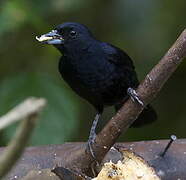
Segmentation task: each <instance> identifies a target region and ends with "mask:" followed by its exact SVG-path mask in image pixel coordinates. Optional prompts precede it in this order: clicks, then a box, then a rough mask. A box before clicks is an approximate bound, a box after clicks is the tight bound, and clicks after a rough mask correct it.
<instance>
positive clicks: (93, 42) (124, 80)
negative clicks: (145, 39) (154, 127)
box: [36, 22, 157, 156]
mask: <svg viewBox="0 0 186 180" xmlns="http://www.w3.org/2000/svg"><path fill="white" fill-rule="evenodd" d="M36 39H37V40H38V41H40V42H42V43H46V44H52V45H54V46H55V47H56V48H57V49H58V50H59V51H60V52H61V53H62V57H61V58H60V61H59V72H60V73H61V76H62V77H63V79H64V80H65V81H66V82H67V83H68V85H69V86H70V87H71V88H72V89H73V90H74V91H75V92H76V93H77V94H78V95H79V96H81V97H82V98H84V99H86V100H87V101H88V102H89V103H90V104H92V105H93V106H94V107H95V109H96V111H97V114H96V117H95V119H94V121H93V124H92V128H91V131H90V136H89V141H88V145H89V148H90V151H91V153H92V155H93V156H94V154H93V151H92V148H91V144H92V143H94V140H95V136H96V134H95V129H96V125H97V122H98V120H99V118H100V116H101V114H102V112H103V109H104V107H106V106H115V109H116V111H117V110H118V109H119V108H120V107H121V105H122V104H123V103H124V101H126V99H127V98H128V97H129V96H131V97H132V99H133V100H137V101H138V102H139V103H140V104H141V105H143V103H142V102H141V101H140V99H139V98H138V96H137V94H136V93H135V90H134V89H135V88H137V86H138V84H139V81H138V79H137V75H136V72H135V68H134V65H133V62H132V60H131V58H130V57H129V56H128V55H127V54H126V53H125V52H124V51H122V50H121V49H119V48H117V47H115V46H113V45H111V44H109V43H105V42H101V41H99V40H97V39H96V38H95V37H94V36H93V34H92V33H91V32H90V31H89V29H88V28H87V27H86V26H84V25H82V24H79V23H74V22H67V23H64V24H61V25H58V26H57V27H56V28H55V29H54V30H52V31H51V32H49V33H47V34H44V35H42V36H40V37H36ZM133 88H134V89H133ZM156 118H157V115H156V112H155V111H154V109H153V108H152V107H151V106H150V105H147V106H146V108H145V109H144V110H143V111H142V113H141V114H140V115H139V117H138V119H137V120H136V121H135V122H134V123H133V124H132V126H133V127H137V126H141V125H143V124H146V123H150V122H152V121H154V120H156Z"/></svg>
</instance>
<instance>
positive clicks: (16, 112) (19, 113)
mask: <svg viewBox="0 0 186 180" xmlns="http://www.w3.org/2000/svg"><path fill="white" fill-rule="evenodd" d="M44 104H45V100H44V99H36V98H33V97H32V98H28V99H26V100H25V101H24V102H23V103H21V104H19V105H17V106H16V107H15V108H13V109H12V110H10V111H9V112H8V113H7V114H6V115H4V116H1V117H0V130H2V129H4V128H6V127H7V126H9V125H10V124H12V123H14V122H17V121H20V120H22V119H25V118H26V117H28V116H29V115H30V114H33V113H37V112H39V111H40V110H41V109H42V108H43V106H44Z"/></svg>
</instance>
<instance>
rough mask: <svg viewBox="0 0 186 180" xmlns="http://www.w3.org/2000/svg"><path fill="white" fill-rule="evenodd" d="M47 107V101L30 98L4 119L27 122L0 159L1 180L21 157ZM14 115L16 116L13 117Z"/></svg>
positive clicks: (22, 125) (21, 126) (19, 128)
mask: <svg viewBox="0 0 186 180" xmlns="http://www.w3.org/2000/svg"><path fill="white" fill-rule="evenodd" d="M45 105H46V101H45V99H41V98H40V99H36V98H29V99H27V100H26V101H24V102H23V103H22V104H20V105H18V106H17V107H15V108H14V109H13V110H12V111H10V112H9V113H8V114H7V116H6V115H5V116H4V117H3V119H7V121H8V122H14V121H15V120H17V119H19V118H21V119H23V118H24V119H25V120H24V121H23V122H21V124H20V126H19V127H18V129H17V130H16V134H15V136H14V138H13V139H12V140H11V142H10V143H9V145H8V146H7V147H6V148H5V150H4V152H3V154H2V155H1V157H0V179H1V178H2V177H3V176H4V175H6V174H7V172H8V171H9V170H10V169H11V168H12V166H13V165H14V163H15V162H16V161H17V159H18V158H19V157H20V156H21V154H22V152H23V150H24V148H25V146H26V144H27V142H28V139H29V137H30V135H31V132H32V130H33V128H34V126H35V121H36V119H37V117H38V113H39V112H40V111H41V110H42V108H43V107H44V106H45ZM13 115H15V116H14V117H13ZM9 118H10V119H11V121H10V119H9Z"/></svg>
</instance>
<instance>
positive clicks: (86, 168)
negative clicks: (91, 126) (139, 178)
mask: <svg viewBox="0 0 186 180" xmlns="http://www.w3.org/2000/svg"><path fill="white" fill-rule="evenodd" d="M184 57H186V30H184V31H183V32H182V34H181V35H180V36H179V38H178V39H177V40H176V42H175V43H174V44H173V46H172V47H171V48H170V49H169V51H168V52H167V53H166V54H165V56H164V57H163V58H162V59H161V60H160V62H159V63H158V64H157V65H156V66H155V67H154V68H153V69H152V70H151V71H150V73H149V74H147V76H146V78H145V79H144V80H143V82H141V83H140V85H139V87H138V88H137V93H138V95H139V97H140V99H141V100H142V101H143V102H144V104H145V105H147V104H149V103H150V101H152V100H153V99H154V98H155V97H156V95H157V93H158V92H159V91H160V90H161V88H162V86H163V85H164V83H165V82H166V81H167V80H168V78H169V77H170V76H171V74H172V73H173V72H174V71H175V70H176V68H177V67H178V65H179V64H180V63H181V61H182V59H183V58H184ZM142 110H143V107H142V106H141V105H139V104H137V103H135V102H133V101H132V100H131V99H128V101H127V102H126V103H125V104H124V105H123V107H122V108H121V109H120V111H119V112H118V113H117V114H116V115H115V116H114V117H113V118H112V119H111V120H110V121H109V122H108V123H107V125H106V126H105V127H104V128H103V129H102V131H101V132H100V133H99V134H98V135H97V137H96V142H95V144H93V150H94V152H95V155H96V157H97V160H98V161H99V162H101V161H102V159H103V158H104V156H105V155H106V153H107V152H108V151H109V149H110V148H111V147H112V146H113V145H114V143H115V142H116V140H117V138H118V137H119V135H120V134H121V133H124V132H126V130H127V129H128V128H129V126H130V125H131V124H132V123H133V122H134V121H135V120H136V118H137V117H138V115H139V114H140V112H141V111H142ZM92 162H93V159H92V156H91V155H90V153H87V152H86V148H85V147H84V148H82V150H79V151H78V152H75V154H74V156H72V157H69V162H68V164H67V166H66V167H70V168H71V169H74V170H76V171H79V172H83V173H88V174H90V166H91V164H92Z"/></svg>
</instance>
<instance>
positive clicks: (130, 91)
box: [127, 87, 144, 106]
mask: <svg viewBox="0 0 186 180" xmlns="http://www.w3.org/2000/svg"><path fill="white" fill-rule="evenodd" d="M127 94H128V95H129V96H130V97H131V99H132V100H133V101H134V102H138V103H139V104H140V105H141V106H144V103H143V101H141V100H140V98H139V96H138V94H137V92H136V91H135V90H134V89H132V88H130V87H129V88H128V89H127Z"/></svg>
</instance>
